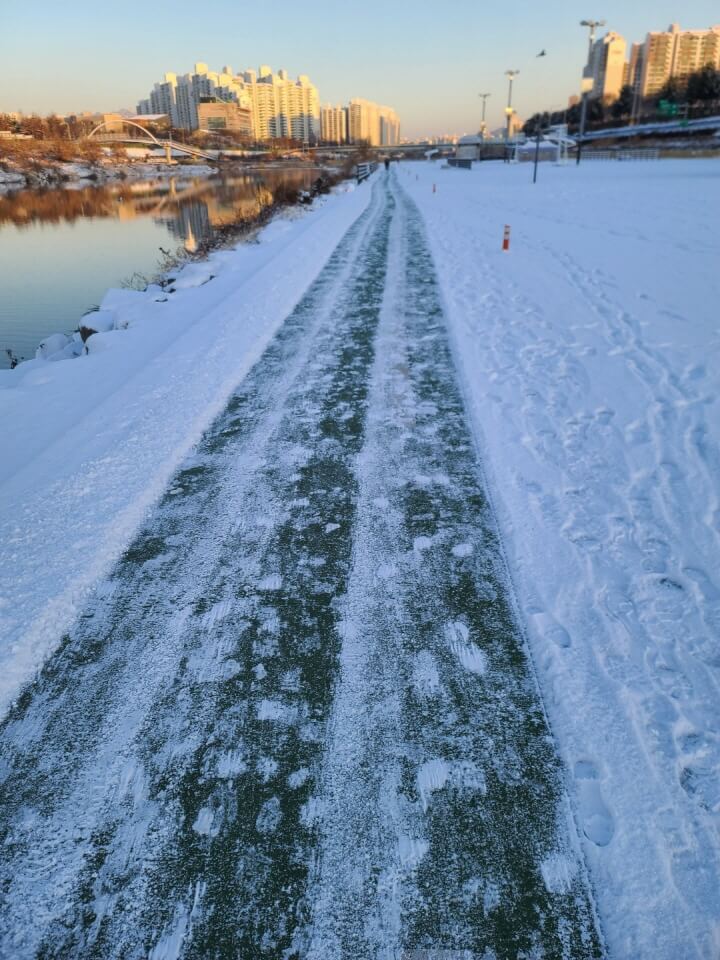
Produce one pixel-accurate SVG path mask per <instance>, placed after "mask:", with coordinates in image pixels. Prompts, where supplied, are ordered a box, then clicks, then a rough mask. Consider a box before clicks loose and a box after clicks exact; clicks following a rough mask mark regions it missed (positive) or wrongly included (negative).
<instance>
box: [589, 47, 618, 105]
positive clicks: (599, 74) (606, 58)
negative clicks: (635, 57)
mask: <svg viewBox="0 0 720 960" xmlns="http://www.w3.org/2000/svg"><path fill="white" fill-rule="evenodd" d="M626 50H627V44H626V43H625V38H624V37H621V36H620V34H619V33H612V32H611V33H608V34H606V35H605V36H604V37H601V38H600V39H599V40H596V41H595V43H594V44H593V45H592V48H591V50H590V59H589V60H588V65H587V67H586V70H585V75H586V76H587V77H592V81H593V86H592V90H591V91H590V97H591V98H592V99H594V100H606V101H610V100H616V99H617V98H618V96H619V95H620V91H621V90H622V88H623V84H624V82H625V79H626V64H625V53H626Z"/></svg>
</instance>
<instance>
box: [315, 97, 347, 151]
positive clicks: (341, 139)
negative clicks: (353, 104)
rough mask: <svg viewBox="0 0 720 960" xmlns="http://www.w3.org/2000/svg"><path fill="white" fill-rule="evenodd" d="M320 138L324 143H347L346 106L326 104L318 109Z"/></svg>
mask: <svg viewBox="0 0 720 960" xmlns="http://www.w3.org/2000/svg"><path fill="white" fill-rule="evenodd" d="M320 139H321V140H323V141H324V142H325V143H347V140H348V111H347V107H343V106H341V105H340V104H338V105H337V106H336V107H333V106H331V105H330V104H328V105H327V106H326V107H323V108H322V110H321V111H320Z"/></svg>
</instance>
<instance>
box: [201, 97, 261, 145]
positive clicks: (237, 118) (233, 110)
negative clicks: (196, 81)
mask: <svg viewBox="0 0 720 960" xmlns="http://www.w3.org/2000/svg"><path fill="white" fill-rule="evenodd" d="M197 117H198V129H199V130H205V131H208V132H210V133H212V132H214V131H218V130H221V131H225V130H227V131H230V132H232V133H237V134H239V135H240V136H241V137H244V138H246V139H248V140H249V139H251V138H252V135H253V117H252V110H251V109H250V108H249V107H244V106H241V105H240V104H239V103H235V102H234V101H232V100H230V101H227V100H220V99H219V98H217V97H200V102H199V103H198V105H197Z"/></svg>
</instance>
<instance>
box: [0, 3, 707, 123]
mask: <svg viewBox="0 0 720 960" xmlns="http://www.w3.org/2000/svg"><path fill="white" fill-rule="evenodd" d="M0 6H1V10H0V110H22V111H24V112H31V111H38V112H40V113H48V112H50V111H53V110H54V111H57V112H59V113H67V112H70V111H74V110H113V109H117V108H119V107H128V108H130V109H134V107H135V104H136V102H137V100H138V99H140V98H141V97H144V96H147V93H148V91H149V89H150V88H151V86H152V84H153V83H154V82H155V81H156V80H159V79H160V78H161V75H162V74H163V73H164V72H165V71H166V70H172V71H175V72H176V73H185V72H187V71H188V70H190V68H191V67H192V64H193V63H194V62H195V61H196V60H203V61H206V62H207V63H208V64H210V66H211V68H212V69H219V68H220V67H221V66H222V65H223V64H226V63H227V64H230V65H231V66H232V67H233V68H234V69H236V70H240V69H244V68H247V67H251V66H255V67H256V66H258V65H259V64H260V63H268V64H270V65H271V66H273V67H274V68H279V67H285V68H286V69H287V70H289V71H290V73H291V75H293V76H294V75H296V74H298V73H307V74H308V75H309V76H310V78H311V79H312V81H313V82H314V83H315V84H316V85H317V86H318V87H319V89H320V96H321V98H322V101H323V102H326V101H333V102H336V101H347V100H348V99H349V98H350V97H356V96H361V97H366V98H368V99H371V100H377V101H379V102H382V103H388V104H390V105H391V106H394V107H395V108H396V109H397V111H398V113H399V114H400V117H401V121H402V125H403V135H405V136H416V135H421V134H425V133H428V134H430V133H445V132H457V133H463V132H468V131H474V130H475V129H477V126H478V121H479V109H480V108H479V101H478V98H477V94H478V93H479V92H480V91H483V92H485V91H490V92H491V93H492V97H491V99H490V101H489V102H488V119H489V121H490V123H491V125H493V126H495V125H499V124H500V123H501V122H502V108H503V106H504V101H505V97H506V84H505V78H504V76H503V74H504V72H505V70H507V69H519V70H520V72H521V73H520V76H519V77H518V79H517V81H516V85H515V106H516V107H517V110H518V112H519V113H520V115H521V116H523V117H527V116H528V115H529V114H531V113H532V112H533V111H534V110H536V109H538V108H541V107H551V108H552V107H560V106H564V105H565V103H566V102H567V98H568V96H569V95H570V94H572V93H574V92H576V90H577V87H578V85H579V74H580V70H581V68H582V64H583V61H584V58H585V52H586V42H587V41H586V33H585V31H584V30H582V29H581V28H580V27H579V25H578V23H579V21H580V20H581V19H585V18H594V19H602V18H604V19H606V20H607V21H608V28H609V29H613V30H616V31H618V32H619V33H621V34H623V35H624V36H625V37H626V39H627V40H628V42H631V41H633V40H641V39H642V38H643V37H644V35H645V33H646V32H647V31H648V30H658V29H665V28H666V27H667V26H668V24H669V23H670V22H671V21H677V22H679V23H680V24H681V26H683V27H686V28H691V27H707V26H710V25H711V24H713V23H717V22H720V2H718V0H684V2H680V0H544V2H539V0H494V2H486V0H472V2H471V0H432V2H431V0H366V2H365V4H364V6H363V4H362V2H360V3H358V4H357V5H355V4H351V3H345V4H342V5H341V4H339V3H337V2H330V0H293V2H291V0H269V2H267V3H263V2H257V0H256V2H254V3H253V2H251V3H243V2H242V0H213V2H212V3H208V4H207V5H206V6H205V10H204V11H203V7H202V5H201V4H198V3H197V2H193V3H186V2H183V0H142V2H140V0H123V2H122V3H113V2H110V3H108V2H102V0H101V2H98V0H65V2H62V0H34V2H33V0H2V2H1V4H0ZM542 48H545V49H546V50H547V52H548V55H547V57H545V58H542V59H540V60H537V59H535V55H536V54H537V53H538V52H539V51H540V50H541V49H542Z"/></svg>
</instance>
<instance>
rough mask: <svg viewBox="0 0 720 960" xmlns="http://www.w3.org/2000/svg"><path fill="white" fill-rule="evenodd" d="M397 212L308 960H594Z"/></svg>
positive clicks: (417, 236)
mask: <svg viewBox="0 0 720 960" xmlns="http://www.w3.org/2000/svg"><path fill="white" fill-rule="evenodd" d="M398 210H399V213H398V216H397V218H396V222H395V223H394V225H393V233H392V235H391V240H392V242H391V264H390V266H389V272H388V288H389V289H388V291H387V292H386V300H385V305H384V310H383V317H382V321H381V326H380V329H379V334H378V346H377V350H376V361H375V368H374V371H373V380H372V382H373V390H372V393H371V406H370V412H369V426H368V440H367V443H366V446H365V448H364V449H363V453H362V456H361V458H360V461H359V473H360V506H359V509H358V526H357V530H356V533H355V539H354V547H353V568H352V574H351V577H350V586H349V590H348V595H347V598H346V600H345V601H344V604H343V611H342V615H343V648H342V653H341V674H340V685H339V688H338V692H337V697H336V703H335V706H334V709H333V718H332V723H331V736H330V740H329V743H328V756H327V758H326V762H325V767H324V773H323V780H322V790H321V793H320V794H319V795H318V797H317V806H316V810H317V816H318V820H319V822H320V825H321V826H320V829H321V837H322V840H321V845H320V856H319V859H318V862H317V867H316V870H315V874H314V881H313V883H314V891H313V892H312V893H311V899H312V900H313V902H314V910H313V918H312V926H311V928H310V930H309V931H308V933H307V935H306V939H305V940H302V941H300V943H301V947H302V949H301V950H300V951H299V952H300V955H303V956H304V955H305V951H306V950H307V956H308V957H311V958H313V960H319V958H321V957H330V956H332V957H340V956H348V957H350V956H352V957H358V958H362V957H367V958H370V957H388V958H389V957H400V956H402V957H408V958H409V957H413V956H417V957H420V956H438V957H441V956H448V957H449V956H468V957H470V956H472V957H475V956H478V957H479V956H495V957H519V956H530V955H533V956H538V957H545V956H547V957H567V958H570V957H572V958H582V957H597V956H600V955H602V948H601V945H600V942H599V939H598V934H597V932H596V928H595V919H594V912H593V907H592V903H591V900H590V895H589V889H588V884H587V879H586V876H585V871H584V866H583V864H582V861H581V858H580V856H579V853H578V850H577V842H576V839H575V836H574V828H573V825H572V817H571V815H570V813H569V808H568V802H567V797H566V796H565V793H564V788H563V778H562V772H561V769H560V765H559V762H558V760H557V757H556V755H555V751H554V746H553V743H552V739H551V737H550V733H549V730H548V728H547V725H546V721H545V718H544V714H543V711H542V707H541V704H540V702H539V699H538V692H537V687H536V685H535V681H534V679H533V676H532V671H531V668H530V665H529V663H528V660H527V657H526V651H525V648H524V643H523V640H522V634H521V633H520V631H519V630H518V628H517V625H516V623H515V622H514V619H513V614H512V611H511V607H510V603H509V599H508V584H507V582H506V577H505V572H504V564H503V561H502V554H501V549H500V545H499V541H498V534H497V530H496V525H495V521H494V517H493V515H492V510H491V507H490V504H489V503H488V501H487V498H486V496H485V493H484V490H483V486H482V484H481V482H480V480H479V478H478V470H477V464H476V462H475V454H474V448H473V445H472V442H471V439H470V435H469V432H468V428H467V424H466V419H465V413H464V409H463V404H462V400H461V397H460V393H459V390H458V386H457V383H456V379H455V372H454V369H453V364H452V360H451V356H450V351H449V346H448V340H447V334H446V330H445V321H444V317H443V313H442V308H441V305H440V301H439V292H438V287H437V281H436V277H435V271H434V267H433V264H432V259H431V257H430V254H429V251H428V247H427V243H426V240H425V237H424V231H423V228H422V226H421V223H420V218H419V214H418V212H417V210H416V208H415V207H414V205H413V204H412V203H411V202H410V201H409V200H408V199H407V198H406V197H405V196H404V195H400V196H399V200H398ZM486 951H488V952H487V953H486Z"/></svg>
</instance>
